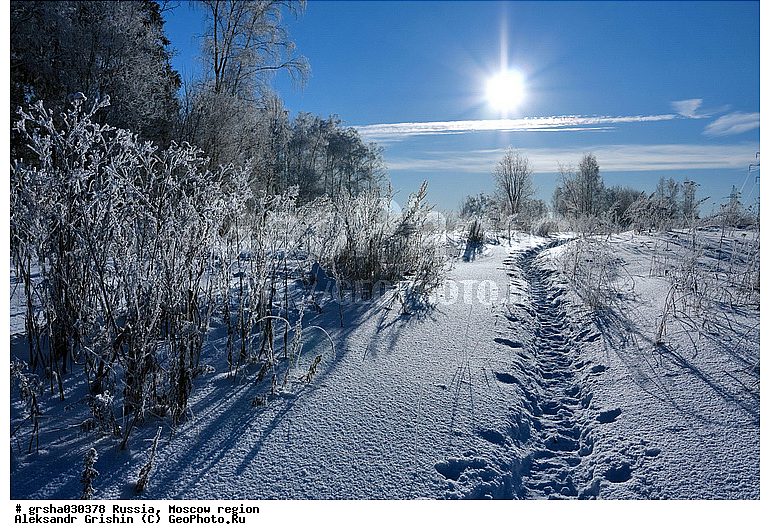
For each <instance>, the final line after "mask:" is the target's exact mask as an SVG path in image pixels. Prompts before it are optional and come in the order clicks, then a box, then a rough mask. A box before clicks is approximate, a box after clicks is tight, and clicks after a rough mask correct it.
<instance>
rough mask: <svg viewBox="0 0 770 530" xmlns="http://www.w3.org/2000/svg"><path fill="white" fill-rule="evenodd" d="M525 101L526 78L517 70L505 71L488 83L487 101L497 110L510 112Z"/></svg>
mask: <svg viewBox="0 0 770 530" xmlns="http://www.w3.org/2000/svg"><path fill="white" fill-rule="evenodd" d="M523 100H524V76H523V75H522V74H521V72H517V71H516V70H505V71H502V72H500V73H499V74H497V75H495V76H494V77H491V78H490V79H489V80H488V81H487V101H488V102H489V104H490V105H491V106H492V107H493V108H494V109H496V110H498V111H500V112H508V111H511V110H514V109H515V108H517V107H518V106H519V105H520V104H521V102H522V101H523Z"/></svg>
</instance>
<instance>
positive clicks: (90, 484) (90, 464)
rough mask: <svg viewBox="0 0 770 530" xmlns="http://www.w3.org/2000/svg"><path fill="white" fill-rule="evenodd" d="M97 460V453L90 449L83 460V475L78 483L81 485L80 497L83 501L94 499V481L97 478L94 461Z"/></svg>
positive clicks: (97, 473)
mask: <svg viewBox="0 0 770 530" xmlns="http://www.w3.org/2000/svg"><path fill="white" fill-rule="evenodd" d="M98 459H99V453H98V452H97V451H96V449H95V448H93V447H92V448H91V449H89V450H88V452H87V453H86V456H85V458H84V459H83V474H82V475H81V477H80V483H81V484H83V493H82V495H81V496H80V498H81V499H83V500H90V499H93V498H94V493H95V490H94V479H95V478H96V477H98V476H99V472H98V471H97V470H96V467H95V466H96V461H97V460H98Z"/></svg>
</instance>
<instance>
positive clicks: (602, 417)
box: [596, 408, 622, 423]
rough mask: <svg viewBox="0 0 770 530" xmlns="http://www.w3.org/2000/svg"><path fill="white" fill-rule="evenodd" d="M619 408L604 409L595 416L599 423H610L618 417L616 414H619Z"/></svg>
mask: <svg viewBox="0 0 770 530" xmlns="http://www.w3.org/2000/svg"><path fill="white" fill-rule="evenodd" d="M621 412H622V411H621V409H620V408H617V409H612V410H604V411H602V412H600V413H599V415H598V416H597V418H596V419H597V420H599V423H611V422H613V421H615V420H616V419H618V416H620V413H621Z"/></svg>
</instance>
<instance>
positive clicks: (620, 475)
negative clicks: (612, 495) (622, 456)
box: [604, 462, 631, 483]
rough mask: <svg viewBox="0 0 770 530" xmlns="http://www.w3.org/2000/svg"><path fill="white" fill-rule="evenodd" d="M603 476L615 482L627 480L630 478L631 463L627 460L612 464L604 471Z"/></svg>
mask: <svg viewBox="0 0 770 530" xmlns="http://www.w3.org/2000/svg"><path fill="white" fill-rule="evenodd" d="M604 478H606V479H607V480H609V481H610V482H615V483H620V482H627V481H628V480H629V479H630V478H631V464H629V463H628V462H620V463H617V464H613V465H612V466H611V467H610V468H609V469H608V470H607V471H605V472H604Z"/></svg>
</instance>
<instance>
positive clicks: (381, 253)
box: [323, 183, 446, 310]
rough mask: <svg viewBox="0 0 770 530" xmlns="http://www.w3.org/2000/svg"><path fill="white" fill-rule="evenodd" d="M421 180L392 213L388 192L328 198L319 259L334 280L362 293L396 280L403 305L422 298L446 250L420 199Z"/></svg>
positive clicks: (435, 280) (438, 274) (435, 282)
mask: <svg viewBox="0 0 770 530" xmlns="http://www.w3.org/2000/svg"><path fill="white" fill-rule="evenodd" d="M426 194H427V183H423V185H422V186H421V187H420V189H419V191H418V192H417V193H414V194H412V195H411V196H410V197H409V200H408V202H407V204H406V206H405V207H404V208H403V209H402V210H401V213H400V214H398V215H393V214H391V212H390V210H389V205H390V203H391V200H390V198H389V197H382V196H380V195H379V194H377V193H363V194H361V195H358V196H356V197H347V198H345V199H344V200H341V199H340V200H337V201H334V202H333V203H332V208H333V211H334V218H333V219H334V220H333V222H332V223H331V224H330V225H328V226H329V228H330V229H331V237H330V238H329V239H330V242H329V244H330V245H331V248H332V251H331V253H327V254H325V255H324V258H325V259H324V261H323V264H324V265H325V266H326V268H327V269H328V270H331V271H332V272H333V274H334V275H335V276H336V277H337V279H338V282H337V285H338V287H339V288H342V287H341V286H343V285H344V286H346V287H347V288H350V289H356V288H359V289H362V290H363V291H364V295H365V296H371V295H372V294H373V293H372V290H373V289H375V288H376V287H377V286H382V285H392V286H396V285H398V289H396V291H395V294H396V296H397V297H399V299H400V300H401V302H402V305H403V308H404V310H408V307H409V306H419V305H421V304H424V303H425V302H426V301H427V298H428V296H429V295H430V293H431V292H432V291H433V290H434V289H436V288H437V287H438V286H439V285H440V284H441V281H442V278H443V273H444V265H445V263H446V255H445V248H444V244H443V241H442V240H441V238H440V237H439V234H438V231H437V229H436V226H435V223H433V222H432V221H431V217H430V216H431V213H432V209H431V207H430V206H428V205H427V204H426V203H425V197H426Z"/></svg>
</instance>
